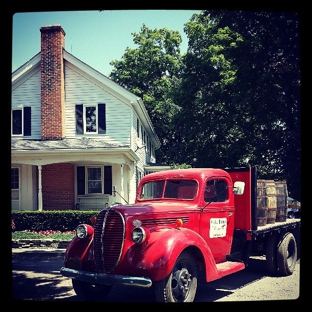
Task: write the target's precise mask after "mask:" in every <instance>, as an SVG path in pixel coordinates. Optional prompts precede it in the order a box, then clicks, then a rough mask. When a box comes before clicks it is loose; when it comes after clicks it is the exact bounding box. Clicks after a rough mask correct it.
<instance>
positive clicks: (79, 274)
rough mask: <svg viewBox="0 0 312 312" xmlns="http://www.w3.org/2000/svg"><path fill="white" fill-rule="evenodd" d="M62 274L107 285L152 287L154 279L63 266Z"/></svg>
mask: <svg viewBox="0 0 312 312" xmlns="http://www.w3.org/2000/svg"><path fill="white" fill-rule="evenodd" d="M61 274H62V275H63V276H66V277H70V278H73V279H77V280H80V281H83V282H88V283H91V284H106V285H127V286H138V287H151V286H152V281H151V279H149V278H147V277H137V276H126V275H109V274H103V273H93V272H88V271H82V270H74V269H69V268H65V267H63V268H61Z"/></svg>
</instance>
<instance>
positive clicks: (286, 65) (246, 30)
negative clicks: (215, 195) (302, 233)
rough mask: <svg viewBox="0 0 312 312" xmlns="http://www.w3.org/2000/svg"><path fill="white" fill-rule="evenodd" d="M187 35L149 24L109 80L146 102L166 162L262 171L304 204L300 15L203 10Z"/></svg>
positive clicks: (189, 24) (160, 154) (160, 156)
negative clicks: (182, 46) (182, 50)
mask: <svg viewBox="0 0 312 312" xmlns="http://www.w3.org/2000/svg"><path fill="white" fill-rule="evenodd" d="M184 31H185V33H186V34H187V37H188V50H187V53H186V54H185V55H180V50H179V45H180V43H181V36H180V34H179V33H178V32H176V31H169V30H168V29H166V28H164V29H160V30H157V29H155V30H151V29H149V28H147V27H146V26H145V25H143V26H142V28H141V32H140V33H139V34H137V33H135V34H133V36H134V42H135V43H136V44H137V45H138V48H136V49H129V48H127V49H126V51H125V54H124V56H123V57H122V60H121V61H113V62H111V65H113V66H114V70H113V71H112V74H111V78H112V79H113V80H114V81H116V82H117V83H119V84H120V85H122V86H124V87H125V88H127V89H129V90H130V91H132V92H133V93H135V94H137V95H138V96H140V97H141V98H142V99H143V102H144V104H145V105H146V107H147V110H148V112H149V114H150V116H151V120H152V122H153V124H154V126H155V130H156V133H157V134H158V136H159V138H160V140H161V142H162V146H161V148H160V150H159V151H158V153H157V160H158V161H160V162H165V163H167V164H170V163H180V164H188V165H190V166H192V167H221V168H222V167H234V166H242V165H252V166H257V168H258V175H259V177H261V178H270V179H276V180H286V181H287V184H288V186H289V191H290V196H292V197H294V198H296V199H298V200H300V179H301V176H300V171H301V132H300V130H301V127H300V126H301V120H300V87H301V80H300V79H301V78H300V45H299V43H300V42H299V17H298V15H297V14H296V13H284V12H251V11H250V12H248V11H244V12H241V11H202V12H201V13H200V14H194V15H193V16H192V17H191V19H190V21H188V22H187V23H186V24H185V28H184Z"/></svg>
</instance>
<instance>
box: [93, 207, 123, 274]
mask: <svg viewBox="0 0 312 312" xmlns="http://www.w3.org/2000/svg"><path fill="white" fill-rule="evenodd" d="M124 235H125V222H124V218H123V216H122V215H121V214H120V212H118V211H116V210H113V209H104V210H102V211H101V212H100V213H99V214H98V216H97V217H96V222H95V226H94V251H93V252H94V261H95V264H96V266H97V268H98V270H99V272H101V273H110V272H111V271H112V270H113V269H114V268H115V267H116V265H117V264H118V261H119V259H120V255H121V251H122V247H123V241H124Z"/></svg>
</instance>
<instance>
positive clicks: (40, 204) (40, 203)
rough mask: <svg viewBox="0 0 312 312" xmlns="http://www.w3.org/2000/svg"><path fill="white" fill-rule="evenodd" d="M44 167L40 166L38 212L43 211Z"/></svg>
mask: <svg viewBox="0 0 312 312" xmlns="http://www.w3.org/2000/svg"><path fill="white" fill-rule="evenodd" d="M41 175H42V166H41V165H38V210H39V211H42V180H41Z"/></svg>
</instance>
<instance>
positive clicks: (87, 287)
mask: <svg viewBox="0 0 312 312" xmlns="http://www.w3.org/2000/svg"><path fill="white" fill-rule="evenodd" d="M72 284H73V288H74V290H75V293H76V294H77V296H78V297H79V298H80V299H82V300H84V301H101V300H103V299H105V298H106V297H107V296H108V294H109V293H110V291H111V289H112V288H113V285H104V284H91V283H88V282H83V281H78V280H75V279H72Z"/></svg>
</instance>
